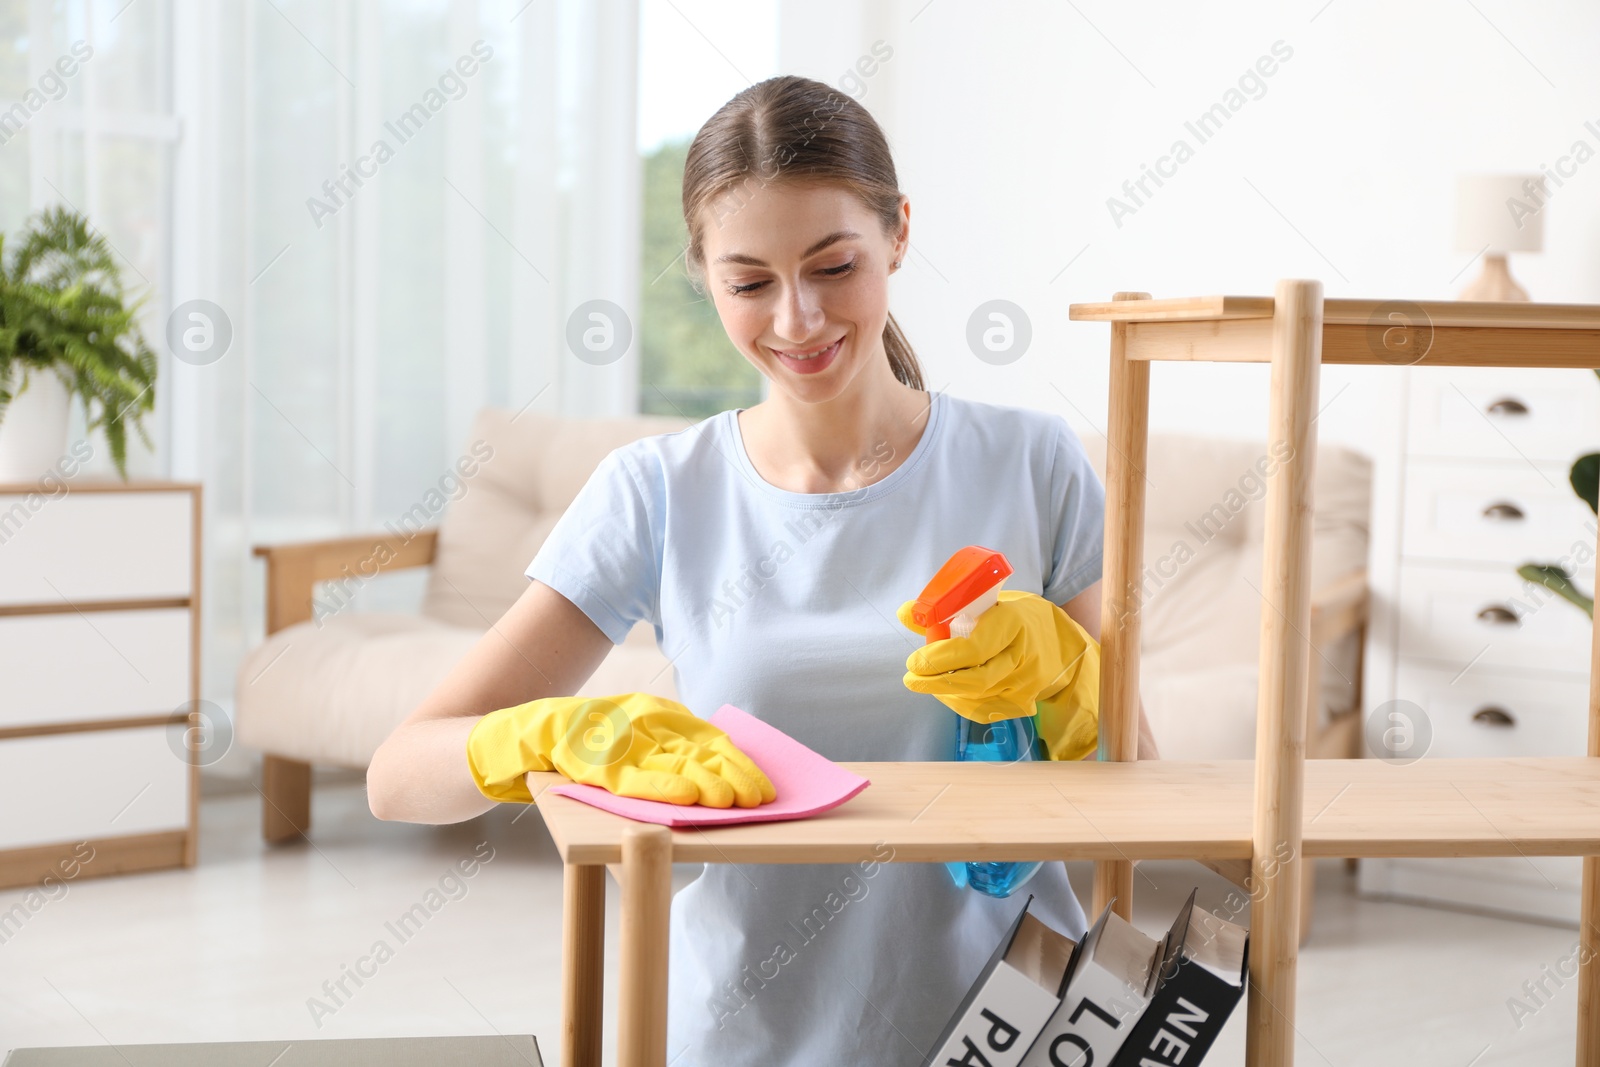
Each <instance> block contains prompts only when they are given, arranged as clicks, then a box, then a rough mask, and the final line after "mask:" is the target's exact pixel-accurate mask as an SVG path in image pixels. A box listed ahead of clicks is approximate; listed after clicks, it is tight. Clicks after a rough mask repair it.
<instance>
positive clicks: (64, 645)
mask: <svg viewBox="0 0 1600 1067" xmlns="http://www.w3.org/2000/svg"><path fill="white" fill-rule="evenodd" d="M200 515H201V508H200V487H199V486H198V485H194V484H190V483H176V482H128V483H123V482H107V483H88V484H81V483H66V485H65V486H63V485H61V484H58V483H52V484H41V485H19V484H0V886H18V885H33V884H38V883H39V882H41V880H43V879H45V878H47V877H51V876H53V877H54V878H56V879H58V880H67V879H70V878H76V877H89V876H94V875H102V874H114V873H118V872H122V871H132V870H145V869H150V868H156V867H171V866H178V865H186V866H187V865H192V864H193V863H194V860H195V849H196V837H197V826H196V815H197V811H198V799H199V766H198V763H197V762H196V758H197V757H196V753H195V751H194V748H193V745H194V742H195V740H196V739H195V738H192V737H191V736H190V734H189V727H190V726H191V724H192V722H196V721H198V720H197V719H195V718H194V717H193V716H192V715H191V712H193V711H194V710H195V708H196V707H197V706H198V705H197V704H196V703H195V702H196V701H197V700H198V697H199V665H200V655H199V641H200V627H199V606H200V566H199V563H200V544H201V540H200ZM3 932H4V931H3V930H0V933H3Z"/></svg>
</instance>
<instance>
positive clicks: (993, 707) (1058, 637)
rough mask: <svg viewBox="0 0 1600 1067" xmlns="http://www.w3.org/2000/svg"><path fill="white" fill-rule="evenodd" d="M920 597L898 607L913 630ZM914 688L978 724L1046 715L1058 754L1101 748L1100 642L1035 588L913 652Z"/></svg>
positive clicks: (1043, 730)
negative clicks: (966, 632) (962, 633)
mask: <svg viewBox="0 0 1600 1067" xmlns="http://www.w3.org/2000/svg"><path fill="white" fill-rule="evenodd" d="M913 603H915V602H914V601H910V600H908V601H906V602H905V603H904V604H902V605H900V610H899V611H898V612H897V613H896V614H898V615H899V617H900V621H901V623H903V624H904V625H905V626H906V628H907V629H910V630H912V631H913V632H915V633H917V634H924V633H925V632H926V631H924V629H923V628H922V627H921V626H918V625H917V624H916V623H915V622H914V621H912V618H911V607H912V604H913ZM905 685H906V688H907V689H909V690H911V691H912V692H914V693H926V694H928V695H929V696H933V697H937V698H938V699H939V701H940V702H941V703H943V704H944V705H945V706H946V707H948V708H950V710H952V711H954V712H956V713H957V714H958V715H961V716H963V717H964V718H967V719H971V720H972V721H973V722H981V723H988V722H998V721H1000V720H1003V719H1015V718H1021V717H1022V716H1024V715H1033V714H1035V713H1037V714H1038V716H1039V719H1038V727H1039V736H1040V738H1042V739H1043V741H1044V743H1045V748H1046V749H1047V750H1048V751H1049V753H1050V758H1051V759H1053V760H1074V759H1082V758H1083V757H1085V756H1087V755H1089V754H1090V753H1091V752H1094V751H1095V750H1096V748H1097V747H1098V744H1099V729H1100V642H1098V641H1096V640H1095V639H1094V638H1093V637H1090V636H1089V632H1088V631H1087V630H1085V629H1084V628H1083V627H1082V626H1080V625H1078V621H1077V620H1076V619H1074V618H1073V617H1072V616H1070V615H1068V614H1067V613H1066V612H1065V611H1063V610H1062V609H1061V608H1060V607H1059V606H1058V605H1056V604H1052V603H1051V602H1050V601H1048V600H1046V599H1044V598H1043V597H1041V596H1039V595H1037V594H1035V593H1025V592H1021V591H1020V590H1014V589H1002V590H1000V598H999V602H998V603H996V604H995V605H994V606H993V607H991V608H989V609H988V610H987V611H985V612H984V613H983V614H982V615H979V616H978V623H977V625H976V626H974V627H973V630H972V633H971V635H970V636H967V637H950V638H946V639H945V640H943V641H935V642H933V643H932V644H929V645H923V646H922V647H921V648H919V649H917V650H916V651H915V652H913V653H911V655H910V656H908V657H906V676H905Z"/></svg>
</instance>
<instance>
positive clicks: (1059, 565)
mask: <svg viewBox="0 0 1600 1067" xmlns="http://www.w3.org/2000/svg"><path fill="white" fill-rule="evenodd" d="M1049 509H1050V512H1049V522H1050V528H1051V529H1052V530H1053V531H1054V541H1053V543H1052V545H1051V552H1050V563H1051V566H1050V573H1049V575H1048V577H1046V578H1045V582H1044V593H1043V596H1044V598H1045V599H1046V600H1048V601H1050V602H1051V603H1053V604H1065V603H1066V602H1067V601H1069V600H1071V599H1072V598H1073V597H1075V596H1077V595H1078V594H1079V593H1081V592H1083V591H1084V590H1085V589H1087V588H1089V587H1090V586H1091V585H1093V584H1094V583H1095V582H1097V581H1099V580H1100V571H1101V563H1102V557H1103V541H1104V538H1105V523H1106V490H1105V486H1104V485H1103V484H1102V483H1101V481H1100V476H1099V475H1098V474H1096V473H1095V469H1094V465H1093V464H1092V463H1090V462H1089V455H1088V453H1087V452H1085V451H1084V450H1083V443H1082V442H1081V441H1079V440H1078V435H1077V434H1076V433H1074V432H1073V430H1072V427H1070V426H1068V425H1067V423H1066V420H1065V419H1059V418H1058V419H1057V420H1056V439H1055V458H1054V460H1053V462H1052V464H1051V473H1050V498H1049Z"/></svg>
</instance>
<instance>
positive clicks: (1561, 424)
mask: <svg viewBox="0 0 1600 1067" xmlns="http://www.w3.org/2000/svg"><path fill="white" fill-rule="evenodd" d="M1394 377H1395V380H1396V383H1397V386H1398V388H1397V391H1396V394H1395V395H1394V397H1393V398H1392V408H1391V414H1392V416H1393V419H1392V423H1391V424H1390V427H1389V437H1388V438H1387V440H1383V441H1380V442H1378V444H1377V449H1378V453H1377V455H1376V456H1375V460H1376V463H1375V467H1374V502H1373V529H1372V560H1371V567H1370V574H1371V579H1372V591H1373V618H1372V623H1371V625H1370V627H1369V630H1368V646H1367V649H1366V654H1367V664H1368V669H1367V671H1366V687H1367V691H1366V694H1365V697H1364V700H1363V707H1364V709H1365V710H1366V713H1367V714H1368V715H1369V716H1372V715H1373V714H1374V713H1375V712H1378V713H1380V714H1382V715H1383V716H1384V719H1385V721H1394V720H1388V719H1387V710H1388V709H1389V708H1392V709H1394V710H1398V711H1400V712H1401V713H1402V714H1405V715H1407V716H1408V717H1410V718H1412V719H1414V720H1416V723H1417V725H1418V726H1419V728H1420V729H1421V730H1426V731H1427V732H1428V734H1430V735H1431V739H1430V740H1429V741H1428V742H1427V748H1426V753H1425V754H1421V758H1424V759H1429V760H1448V759H1451V758H1459V757H1470V756H1581V755H1583V754H1584V753H1585V750H1586V749H1585V745H1586V738H1587V730H1588V700H1589V656H1590V648H1591V642H1592V640H1593V629H1592V626H1591V623H1590V621H1589V619H1588V618H1587V617H1586V616H1585V615H1584V613H1583V612H1582V611H1581V610H1579V609H1578V608H1577V607H1575V606H1574V605H1572V604H1570V603H1568V602H1566V601H1565V600H1563V599H1561V598H1559V597H1557V596H1555V595H1554V594H1553V593H1550V592H1549V591H1548V590H1545V589H1544V588H1543V587H1541V586H1537V585H1533V584H1531V583H1528V582H1525V581H1524V580H1523V579H1522V578H1520V577H1519V576H1518V575H1517V574H1516V568H1517V567H1518V566H1520V565H1521V564H1524V563H1561V564H1563V565H1564V566H1566V568H1567V570H1568V571H1569V573H1572V574H1573V575H1574V580H1575V582H1576V584H1577V585H1578V587H1579V588H1580V589H1581V590H1582V591H1583V592H1585V593H1592V592H1593V590H1594V586H1595V559H1594V551H1595V542H1596V524H1595V516H1594V514H1593V513H1592V512H1591V511H1590V510H1589V508H1588V506H1587V505H1585V504H1584V503H1583V502H1582V501H1581V500H1580V499H1579V498H1578V496H1577V495H1576V494H1575V493H1574V492H1573V490H1572V487H1571V485H1570V483H1569V481H1568V474H1569V471H1570V469H1571V465H1572V462H1573V460H1575V459H1576V458H1577V457H1579V456H1581V455H1583V454H1585V453H1587V452H1595V451H1600V379H1597V378H1596V376H1595V374H1594V373H1593V372H1592V371H1589V370H1551V369H1522V370H1517V369H1507V368H1498V367H1490V368H1463V367H1427V368H1422V367H1407V368H1403V369H1397V370H1396V371H1395V374H1394ZM1391 701H1396V702H1402V703H1400V704H1398V705H1389V702H1391ZM1386 706H1388V708H1386ZM1419 713H1420V714H1419ZM1369 734H1370V728H1369ZM1419 747H1420V745H1419ZM1416 754H1418V753H1415V752H1413V753H1411V755H1416ZM1396 762H1397V765H1396V767H1395V772H1396V773H1397V774H1403V773H1404V772H1405V768H1404V766H1403V764H1402V762H1401V761H1396ZM1580 864H1581V861H1580V860H1579V859H1576V858H1571V859H1569V858H1544V857H1539V858H1516V859H1365V860H1362V861H1361V874H1360V887H1361V890H1362V892H1364V893H1368V894H1372V895H1378V896H1387V897H1394V898H1399V899H1409V900H1415V901H1420V902H1428V903H1438V904H1446V905H1454V906H1459V907H1467V908H1474V909H1481V910H1487V911H1495V912H1504V913H1508V914H1514V915H1521V916H1526V917H1530V918H1538V919H1544V920H1551V921H1557V922H1570V923H1573V924H1574V925H1575V924H1576V923H1577V921H1578V909H1579V885H1580V870H1581V867H1580Z"/></svg>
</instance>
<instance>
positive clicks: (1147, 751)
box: [1061, 582, 1161, 759]
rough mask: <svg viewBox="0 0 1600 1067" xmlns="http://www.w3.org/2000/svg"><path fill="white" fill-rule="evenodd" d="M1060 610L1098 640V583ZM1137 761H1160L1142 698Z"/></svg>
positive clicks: (1141, 698) (1140, 701) (1062, 606)
mask: <svg viewBox="0 0 1600 1067" xmlns="http://www.w3.org/2000/svg"><path fill="white" fill-rule="evenodd" d="M1061 610H1063V611H1065V612H1066V613H1067V614H1068V615H1070V616H1072V617H1073V619H1075V620H1076V621H1077V623H1078V625H1079V626H1082V627H1083V628H1084V629H1085V630H1086V631H1088V634H1089V636H1090V637H1092V638H1094V639H1095V640H1096V641H1098V640H1100V583H1099V582H1095V583H1094V584H1093V585H1091V586H1090V587H1089V588H1087V589H1085V590H1084V591H1083V592H1081V593H1079V594H1078V595H1077V596H1075V597H1073V598H1072V599H1071V600H1069V601H1067V602H1066V603H1065V604H1063V605H1061ZM1138 758H1139V759H1160V758H1161V753H1160V752H1159V751H1157V750H1156V735H1155V734H1153V733H1151V731H1150V720H1149V718H1148V717H1147V716H1146V715H1145V713H1144V698H1143V697H1140V698H1139V751H1138Z"/></svg>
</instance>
